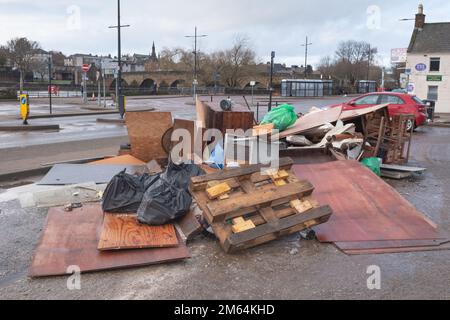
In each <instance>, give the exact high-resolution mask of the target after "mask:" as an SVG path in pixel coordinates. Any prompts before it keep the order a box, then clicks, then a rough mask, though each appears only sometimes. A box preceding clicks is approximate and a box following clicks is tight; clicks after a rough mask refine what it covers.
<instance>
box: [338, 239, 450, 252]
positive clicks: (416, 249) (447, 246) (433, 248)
mask: <svg viewBox="0 0 450 320" xmlns="http://www.w3.org/2000/svg"><path fill="white" fill-rule="evenodd" d="M447 250H450V243H448V242H447V243H443V244H441V245H439V246H423V247H399V248H382V249H360V250H344V253H345V254H348V255H372V254H386V253H410V252H428V251H447Z"/></svg>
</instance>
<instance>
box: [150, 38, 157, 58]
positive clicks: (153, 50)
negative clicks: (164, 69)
mask: <svg viewBox="0 0 450 320" xmlns="http://www.w3.org/2000/svg"><path fill="white" fill-rule="evenodd" d="M151 58H152V59H153V60H156V59H158V57H157V56H156V47H155V41H153V46H152V55H151Z"/></svg>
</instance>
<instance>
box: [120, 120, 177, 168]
mask: <svg viewBox="0 0 450 320" xmlns="http://www.w3.org/2000/svg"><path fill="white" fill-rule="evenodd" d="M126 124H127V129H128V136H129V138H130V144H131V155H132V156H134V157H136V158H138V159H139V160H142V161H144V162H146V163H147V162H150V161H152V160H157V159H163V158H167V154H166V152H165V151H164V149H163V147H162V143H161V142H162V141H161V140H162V137H163V135H164V133H165V132H166V131H167V130H169V129H170V128H172V115H171V113H170V112H127V113H126Z"/></svg>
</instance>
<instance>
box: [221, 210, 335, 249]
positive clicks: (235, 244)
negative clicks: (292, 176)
mask: <svg viewBox="0 0 450 320" xmlns="http://www.w3.org/2000/svg"><path fill="white" fill-rule="evenodd" d="M331 215H332V210H331V208H330V207H329V206H324V207H321V208H317V209H314V210H312V211H310V212H308V213H307V214H303V215H298V214H297V215H294V216H290V217H287V218H284V219H281V220H279V223H278V224H276V225H274V224H270V223H266V224H263V225H260V226H258V227H256V228H255V229H252V230H249V231H246V232H243V233H238V234H233V235H231V236H230V237H228V239H227V241H226V243H225V250H226V251H227V252H236V251H238V250H243V249H248V248H252V247H254V246H257V245H260V244H262V243H266V242H269V241H271V240H274V239H277V238H279V237H281V236H285V235H289V234H292V233H294V232H298V231H302V230H305V229H307V228H308V226H312V225H317V224H320V223H325V222H326V221H328V219H329V218H330V217H331Z"/></svg>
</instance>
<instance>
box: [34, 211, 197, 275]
mask: <svg viewBox="0 0 450 320" xmlns="http://www.w3.org/2000/svg"><path fill="white" fill-rule="evenodd" d="M102 223H103V211H102V209H101V206H100V205H85V206H83V208H80V209H75V210H74V211H73V212H71V213H70V214H67V213H66V212H64V208H51V209H50V210H49V212H48V215H47V222H46V225H45V227H44V229H43V233H42V237H41V240H40V241H39V245H38V247H37V248H36V251H35V255H34V258H33V262H32V265H31V267H30V270H29V275H30V276H31V277H47V276H61V275H66V274H71V273H70V270H68V267H70V266H78V267H80V269H81V272H82V273H86V272H95V271H105V270H116V269H123V268H131V267H142V266H148V265H152V264H158V263H168V262H172V261H178V260H182V259H186V258H189V257H190V255H189V251H188V250H187V247H186V246H185V245H184V244H182V243H181V244H180V245H179V246H178V247H173V248H161V249H141V250H124V251H106V252H104V251H99V250H98V249H97V246H98V239H99V231H100V229H101V226H102Z"/></svg>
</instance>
